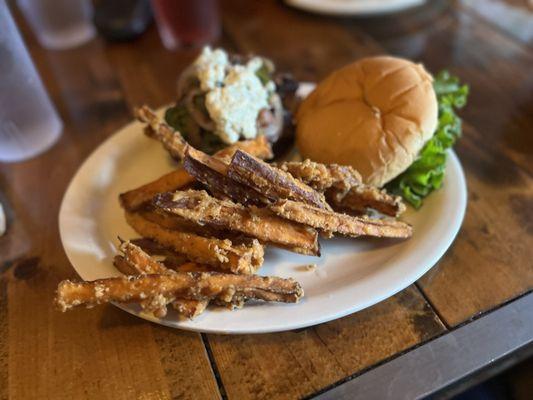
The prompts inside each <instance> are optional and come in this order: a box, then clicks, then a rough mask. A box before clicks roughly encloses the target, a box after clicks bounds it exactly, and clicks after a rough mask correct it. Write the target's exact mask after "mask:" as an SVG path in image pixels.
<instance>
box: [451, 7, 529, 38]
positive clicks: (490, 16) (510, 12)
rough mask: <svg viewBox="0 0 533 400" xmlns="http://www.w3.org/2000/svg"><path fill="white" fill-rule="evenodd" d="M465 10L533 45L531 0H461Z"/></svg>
mask: <svg viewBox="0 0 533 400" xmlns="http://www.w3.org/2000/svg"><path fill="white" fill-rule="evenodd" d="M460 3H461V5H462V6H463V8H464V10H465V11H466V12H468V13H469V14H471V15H474V16H476V17H478V18H482V19H483V20H485V21H487V22H488V23H490V24H492V25H493V26H494V27H496V28H497V29H500V30H501V31H502V32H504V33H505V34H507V35H509V36H511V37H513V38H514V39H517V40H519V41H521V42H522V43H524V44H525V45H529V46H533V3H532V2H531V1H529V0H461V2H460Z"/></svg>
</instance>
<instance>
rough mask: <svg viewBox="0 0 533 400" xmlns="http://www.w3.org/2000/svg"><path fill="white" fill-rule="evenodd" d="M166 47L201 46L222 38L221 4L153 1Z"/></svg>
mask: <svg viewBox="0 0 533 400" xmlns="http://www.w3.org/2000/svg"><path fill="white" fill-rule="evenodd" d="M152 5H153V9H154V14H155V18H156V21H157V27H158V29H159V35H160V36H161V40H162V41H163V44H164V45H165V47H166V48H167V49H169V50H176V49H178V48H179V47H182V46H201V45H204V44H207V43H210V42H213V41H215V40H217V39H218V37H219V36H220V17H219V11H218V1H217V0H152Z"/></svg>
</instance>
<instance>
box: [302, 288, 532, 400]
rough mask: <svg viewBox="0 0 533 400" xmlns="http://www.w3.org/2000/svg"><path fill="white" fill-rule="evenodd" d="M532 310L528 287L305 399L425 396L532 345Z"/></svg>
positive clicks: (326, 399) (415, 397)
mask: <svg viewBox="0 0 533 400" xmlns="http://www.w3.org/2000/svg"><path fill="white" fill-rule="evenodd" d="M532 309H533V292H532V291H531V290H530V291H529V292H527V293H526V294H525V295H523V296H521V297H519V298H517V299H515V300H513V301H511V302H510V303H508V304H506V305H504V306H502V307H500V308H498V309H496V310H494V311H491V312H488V313H487V314H485V315H483V316H482V317H480V318H478V319H476V320H474V321H472V322H469V323H466V324H465V325H462V326H460V327H458V328H456V329H454V330H452V331H449V332H448V333H445V334H443V335H442V336H439V337H437V338H436V339H434V340H430V341H429V342H427V343H426V344H423V345H421V346H420V347H417V348H415V349H414V350H412V351H409V352H407V353H405V354H403V355H401V356H399V357H397V358H395V359H393V360H392V361H389V362H387V363H385V364H382V365H380V366H377V367H376V368H374V369H371V370H369V371H368V372H366V373H363V374H362V375H359V376H357V377H355V378H353V379H351V380H349V381H347V382H344V383H341V384H339V385H337V386H335V387H333V388H331V389H329V390H326V391H324V392H323V393H318V394H314V395H312V396H310V398H313V399H317V400H329V399H340V400H342V399H352V398H354V396H355V395H357V397H361V398H364V399H369V400H372V399H380V400H381V399H389V398H391V399H392V398H400V397H401V398H410V399H419V398H425V397H426V396H428V395H431V394H434V393H435V392H437V391H440V390H442V389H444V388H446V387H448V386H450V385H452V384H453V383H455V382H458V381H459V380H461V379H463V378H465V377H467V376H468V375H470V374H473V373H475V372H476V371H478V370H480V369H482V368H484V367H487V366H489V365H491V364H493V363H495V362H497V361H499V360H501V359H502V358H504V357H506V356H508V355H509V354H511V353H512V352H514V351H515V350H518V349H520V348H522V347H524V346H527V345H528V344H533V313H532V312H531V310H532Z"/></svg>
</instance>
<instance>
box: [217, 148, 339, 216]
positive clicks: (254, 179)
mask: <svg viewBox="0 0 533 400" xmlns="http://www.w3.org/2000/svg"><path fill="white" fill-rule="evenodd" d="M228 176H229V177H230V178H231V179H233V180H235V181H237V182H240V183H242V184H243V185H247V186H250V187H251V188H253V189H255V190H256V191H258V192H259V193H261V194H262V195H263V196H265V197H266V198H268V199H270V200H273V201H277V200H280V199H290V200H295V201H301V202H304V203H308V204H312V205H314V206H315V207H319V208H324V209H326V210H331V207H330V206H329V204H328V203H327V202H326V200H325V198H324V195H323V194H322V193H320V192H317V191H316V190H315V189H313V188H312V187H310V186H308V185H306V184H305V183H303V182H302V181H300V180H298V179H296V178H294V177H293V176H292V175H291V174H289V173H288V172H285V171H282V170H281V169H279V168H276V167H273V166H271V165H269V164H267V163H265V162H263V161H261V160H259V159H257V158H256V157H254V156H252V155H251V154H248V153H246V152H244V151H241V150H237V151H236V152H235V154H234V155H233V157H232V159H231V163H230V165H229V168H228Z"/></svg>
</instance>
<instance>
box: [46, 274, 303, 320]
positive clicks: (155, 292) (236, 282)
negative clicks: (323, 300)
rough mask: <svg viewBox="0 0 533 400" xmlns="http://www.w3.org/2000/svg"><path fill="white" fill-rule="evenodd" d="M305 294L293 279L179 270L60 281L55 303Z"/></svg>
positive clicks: (282, 298)
mask: <svg viewBox="0 0 533 400" xmlns="http://www.w3.org/2000/svg"><path fill="white" fill-rule="evenodd" d="M302 296H303V289H302V287H301V286H300V285H299V284H298V282H296V281H294V280H292V279H282V278H277V277H262V276H257V275H233V274H222V273H216V272H176V273H174V274H152V275H140V276H138V277H133V276H129V277H118V278H109V279H99V280H96V281H93V282H71V281H68V280H67V281H62V282H61V283H59V285H58V288H57V293H56V299H55V302H56V305H57V306H58V308H59V309H60V310H62V311H67V310H69V309H71V308H73V307H74V306H78V305H87V306H92V305H97V304H103V303H107V302H110V301H117V302H122V303H127V302H137V301H141V300H144V299H146V298H151V299H156V300H154V301H157V299H163V300H162V302H166V300H167V299H168V298H170V297H179V298H185V299H189V300H210V299H221V300H223V301H224V302H230V301H231V300H232V299H234V298H244V299H259V300H265V301H278V302H285V303H295V302H297V301H298V300H300V298H301V297H302Z"/></svg>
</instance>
